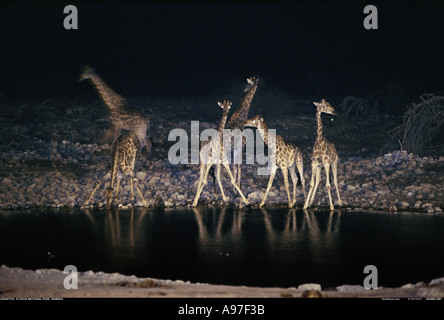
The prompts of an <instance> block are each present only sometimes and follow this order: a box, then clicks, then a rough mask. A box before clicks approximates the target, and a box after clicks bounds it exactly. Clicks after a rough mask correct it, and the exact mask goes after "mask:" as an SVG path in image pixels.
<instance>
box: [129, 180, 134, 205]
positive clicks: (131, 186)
mask: <svg viewBox="0 0 444 320" xmlns="http://www.w3.org/2000/svg"><path fill="white" fill-rule="evenodd" d="M133 179H134V177H132V176H130V179H129V180H130V190H131V191H130V192H131V202H134V187H133Z"/></svg>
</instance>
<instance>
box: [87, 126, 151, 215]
mask: <svg viewBox="0 0 444 320" xmlns="http://www.w3.org/2000/svg"><path fill="white" fill-rule="evenodd" d="M136 154H137V147H136V145H135V143H134V140H133V138H132V137H131V136H130V135H127V134H123V135H121V136H119V137H118V138H117V140H116V141H114V144H113V152H112V156H113V161H112V169H111V173H107V174H106V175H105V177H103V178H102V179H101V180H99V183H98V184H97V185H96V187H95V188H94V190H93V191H92V193H91V195H90V196H89V198H88V200H86V201H85V203H84V204H83V205H82V208H84V207H86V206H87V205H88V203H89V202H90V201H91V198H92V197H93V195H94V193H95V192H96V190H97V189H98V188H99V187H100V185H101V184H102V183H103V181H105V180H106V179H111V181H110V185H109V187H108V188H106V191H105V198H106V206H107V207H110V206H111V204H113V202H115V201H116V200H117V197H118V195H119V186H120V180H121V176H120V171H122V172H123V173H124V174H125V175H126V176H129V180H130V186H131V189H130V190H131V201H134V193H133V184H134V183H135V182H137V181H138V180H137V179H136V178H135V177H134V164H135V162H136ZM136 189H137V192H138V193H139V195H140V197H141V198H142V203H143V206H144V207H148V203H147V202H146V201H145V199H144V198H143V195H142V192H140V189H139V187H138V186H137V185H136Z"/></svg>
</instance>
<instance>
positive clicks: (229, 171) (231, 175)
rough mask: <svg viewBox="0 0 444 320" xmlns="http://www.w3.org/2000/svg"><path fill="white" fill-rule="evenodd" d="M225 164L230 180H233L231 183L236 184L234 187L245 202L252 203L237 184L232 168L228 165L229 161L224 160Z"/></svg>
mask: <svg viewBox="0 0 444 320" xmlns="http://www.w3.org/2000/svg"><path fill="white" fill-rule="evenodd" d="M223 165H224V167H225V169H226V170H227V172H228V176H229V177H230V181H231V183H232V184H233V185H234V188H235V189H236V190H237V192H239V194H240V195H241V197H242V201H243V202H244V203H245V204H247V205H248V204H250V203H249V202H248V200H247V199H246V198H245V197H244V194H243V193H242V190H241V189H240V188H239V186H238V185H237V184H236V181H235V179H234V177H233V174H232V173H231V170H230V166H229V165H228V163H227V162H226V161H224V162H223Z"/></svg>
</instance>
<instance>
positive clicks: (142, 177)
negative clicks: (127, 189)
mask: <svg viewBox="0 0 444 320" xmlns="http://www.w3.org/2000/svg"><path fill="white" fill-rule="evenodd" d="M146 176H147V173H146V171H139V172H137V174H136V178H137V180H139V181H145V179H146Z"/></svg>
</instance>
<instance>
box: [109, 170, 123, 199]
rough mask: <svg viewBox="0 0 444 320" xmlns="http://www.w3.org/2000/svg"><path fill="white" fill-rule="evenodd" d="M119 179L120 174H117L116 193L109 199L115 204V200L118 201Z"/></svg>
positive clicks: (120, 177)
mask: <svg viewBox="0 0 444 320" xmlns="http://www.w3.org/2000/svg"><path fill="white" fill-rule="evenodd" d="M120 180H122V176H120V175H119V176H118V177H117V182H116V193H115V194H114V196H113V199H112V201H111V203H114V204H117V202H118V201H119V192H120Z"/></svg>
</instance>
